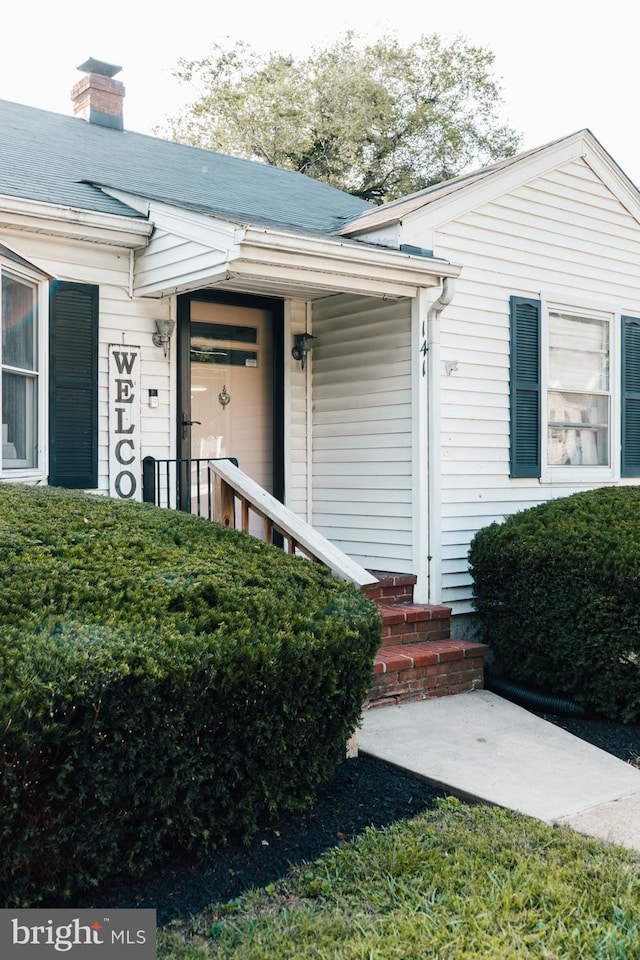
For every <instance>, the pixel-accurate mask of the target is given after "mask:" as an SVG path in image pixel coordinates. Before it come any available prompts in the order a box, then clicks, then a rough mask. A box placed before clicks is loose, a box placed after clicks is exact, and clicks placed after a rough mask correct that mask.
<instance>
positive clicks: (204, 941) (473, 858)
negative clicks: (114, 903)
mask: <svg viewBox="0 0 640 960" xmlns="http://www.w3.org/2000/svg"><path fill="white" fill-rule="evenodd" d="M158 957H159V958H172V960H195V958H205V957H217V958H236V960H241V958H242V960H250V958H251V960H259V958H265V960H283V958H287V960H316V958H317V960H325V958H326V960H328V958H336V960H338V958H339V960H413V958H415V960H426V958H430V957H433V958H437V960H463V958H464V960H467V958H468V960H475V958H477V957H483V958H493V960H509V958H518V960H521V958H541V960H554V958H558V960H560V958H562V960H609V958H610V960H614V958H615V960H634V958H638V957H640V854H637V853H635V852H630V851H625V850H622V849H621V848H619V847H615V846H611V845H608V844H604V843H602V842H600V841H597V840H591V839H586V838H584V837H581V836H579V835H578V834H576V833H574V832H572V831H570V830H569V829H564V828H562V829H558V828H552V827H548V826H546V825H545V824H542V823H539V822H538V821H536V820H533V819H530V818H528V817H524V816H520V815H518V814H515V813H512V812H510V811H506V810H501V809H498V808H495V807H483V806H469V805H466V804H463V803H461V802H460V801H458V800H455V799H447V800H440V801H437V803H436V807H435V809H432V810H429V811H427V812H425V813H423V814H421V815H420V816H418V817H416V818H415V819H414V820H410V821H404V822H399V823H397V824H394V825H393V826H392V827H390V828H388V829H384V830H374V829H369V830H367V831H366V832H365V833H364V834H363V835H362V836H360V837H358V838H356V839H355V840H353V841H350V842H348V843H343V844H341V845H340V846H338V847H336V848H334V849H332V850H330V851H329V852H328V853H327V854H325V856H323V857H322V858H321V859H319V860H318V861H316V862H315V863H313V864H306V865H304V866H303V867H301V868H298V869H296V870H295V871H292V872H291V873H290V874H289V876H287V877H286V878H285V879H284V880H282V881H281V882H279V883H278V884H277V885H269V886H268V887H266V888H264V889H262V890H256V891H252V892H251V893H249V894H247V895H246V896H244V897H242V898H240V899H238V900H234V901H232V902H231V903H227V904H213V905H212V906H211V907H210V908H209V909H207V910H204V911H203V912H202V913H200V914H199V915H197V916H196V917H194V918H193V920H192V921H191V922H188V923H187V922H183V921H174V922H173V923H172V924H170V925H169V926H167V927H165V928H163V929H161V930H160V931H159V936H158Z"/></svg>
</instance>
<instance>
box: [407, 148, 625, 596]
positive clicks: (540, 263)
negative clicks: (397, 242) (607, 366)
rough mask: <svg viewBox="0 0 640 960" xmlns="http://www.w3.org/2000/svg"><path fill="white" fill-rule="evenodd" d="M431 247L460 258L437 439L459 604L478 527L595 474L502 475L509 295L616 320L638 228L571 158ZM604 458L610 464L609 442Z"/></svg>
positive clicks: (448, 579) (449, 558)
mask: <svg viewBox="0 0 640 960" xmlns="http://www.w3.org/2000/svg"><path fill="white" fill-rule="evenodd" d="M417 228H418V223H417V221H416V224H414V227H413V229H417ZM409 242H416V240H415V239H410V240H409ZM435 253H436V255H437V256H440V257H445V258H448V259H450V260H452V261H453V262H457V263H463V264H464V269H463V272H462V275H461V277H460V278H459V279H458V281H457V292H456V297H455V299H454V301H453V303H452V304H451V305H450V306H449V307H448V308H447V309H446V310H445V311H444V312H443V314H442V317H441V343H442V347H441V358H442V369H441V389H442V432H441V443H442V530H443V542H442V554H443V591H442V600H443V602H444V603H447V604H452V605H453V608H454V613H466V612H469V611H470V610H471V609H472V604H471V595H472V591H471V579H470V576H469V573H468V564H467V553H468V548H469V543H470V541H471V539H472V537H473V535H474V534H475V532H476V531H477V530H479V529H480V528H481V527H483V526H485V525H487V524H489V523H491V522H493V521H498V522H500V521H502V520H503V519H504V517H505V516H506V515H509V514H511V513H514V512H515V511H518V510H522V509H524V508H526V507H528V506H532V505H534V504H537V503H540V502H543V501H545V500H549V499H552V498H554V497H557V496H565V495H568V494H570V493H573V492H575V491H577V490H583V489H588V488H590V487H594V486H598V485H600V484H601V482H602V481H601V480H600V482H598V481H597V479H592V480H591V481H588V480H586V479H585V480H584V481H580V480H578V479H575V478H572V480H571V481H570V482H566V483H562V482H557V481H554V482H553V483H540V482H539V481H538V480H537V479H534V480H531V479H510V478H509V416H510V413H509V297H510V296H511V295H512V294H517V295H520V296H525V297H527V296H528V297H536V298H540V297H542V298H543V299H547V300H548V301H549V302H553V303H557V304H564V305H567V306H571V307H573V308H574V309H576V310H578V312H579V308H580V307H584V308H585V309H586V308H589V307H592V308H594V309H600V310H605V311H607V310H608V311H611V313H612V314H613V315H615V322H616V323H619V313H620V312H622V313H627V314H631V315H633V316H638V315H639V313H640V288H639V285H638V270H637V265H638V263H640V227H639V225H638V223H637V221H636V220H635V219H634V218H633V217H632V216H631V215H630V214H629V213H628V212H627V211H626V210H625V208H624V207H623V206H622V204H621V203H620V202H619V201H618V200H617V199H616V198H615V197H613V195H612V194H611V193H610V191H609V190H608V189H607V187H606V186H605V185H604V183H603V182H602V181H601V180H600V179H599V178H598V177H597V176H596V175H595V174H594V173H593V172H592V170H591V169H590V168H589V167H588V166H587V164H586V163H585V162H584V161H582V160H576V161H572V162H570V163H567V164H565V165H564V166H562V167H561V168H558V169H556V170H554V171H552V172H551V173H549V174H547V175H545V176H544V177H540V178H538V179H536V180H534V181H533V182H530V183H528V184H526V185H525V186H522V187H520V188H519V189H517V190H514V191H513V192H512V193H509V194H506V195H504V196H502V197H500V198H499V199H496V200H493V201H491V202H489V203H486V204H485V205H484V206H481V207H479V208H478V209H476V210H475V211H473V212H471V213H468V214H465V215H463V216H461V217H460V219H458V220H456V221H453V222H450V223H445V224H443V225H441V226H440V227H439V228H438V230H437V231H436V250H435ZM454 360H455V361H457V369H456V370H455V371H452V372H451V374H450V375H449V376H447V374H446V370H445V364H446V362H447V361H454ZM618 380H619V378H618ZM615 389H619V382H618V385H617V387H616V388H615ZM614 426H615V424H614ZM613 457H614V460H615V459H616V458H617V460H618V463H619V457H620V453H619V449H614V451H613ZM624 482H626V481H624ZM631 482H633V481H631Z"/></svg>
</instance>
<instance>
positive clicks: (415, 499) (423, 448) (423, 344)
mask: <svg viewBox="0 0 640 960" xmlns="http://www.w3.org/2000/svg"><path fill="white" fill-rule="evenodd" d="M432 299H433V297H432V296H430V295H429V292H428V291H427V290H425V289H422V288H419V289H418V294H417V296H416V297H415V298H414V300H413V301H412V305H411V352H412V358H411V377H412V394H413V404H412V406H413V414H412V420H413V438H412V445H413V483H412V515H413V572H414V574H415V575H416V576H417V578H418V579H417V581H416V585H415V587H414V592H413V595H414V599H415V601H416V603H428V602H429V593H430V589H429V580H430V563H429V541H430V530H429V430H428V412H429V384H430V380H431V377H430V376H429V369H428V353H427V326H428V321H427V316H428V311H429V306H430V303H431V301H432Z"/></svg>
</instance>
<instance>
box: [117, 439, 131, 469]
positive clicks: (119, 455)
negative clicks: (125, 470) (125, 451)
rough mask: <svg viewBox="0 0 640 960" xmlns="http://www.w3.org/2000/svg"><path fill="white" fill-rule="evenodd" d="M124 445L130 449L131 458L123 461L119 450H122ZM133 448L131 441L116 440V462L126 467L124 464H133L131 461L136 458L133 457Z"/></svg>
mask: <svg viewBox="0 0 640 960" xmlns="http://www.w3.org/2000/svg"><path fill="white" fill-rule="evenodd" d="M125 443H126V444H128V446H129V447H131V451H132V452H131V456H130V457H129V459H128V460H125V459H124V457H123V456H122V453H121V448H122V446H123V445H124V444H125ZM134 446H135V445H134V442H133V440H127V439H125V440H118V442H117V443H116V460H117V461H118V463H123V464H125V465H126V464H129V463H133V461H134V460H135V458H136V457H135V454H134V453H133V448H134Z"/></svg>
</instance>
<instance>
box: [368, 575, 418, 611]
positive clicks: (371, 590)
mask: <svg viewBox="0 0 640 960" xmlns="http://www.w3.org/2000/svg"><path fill="white" fill-rule="evenodd" d="M415 582H416V577H414V576H409V575H407V576H401V575H400V574H388V575H386V576H381V577H380V580H379V581H378V583H375V584H373V586H369V587H364V588H363V593H365V594H366V595H367V596H368V597H369V599H370V600H373V602H374V603H376V604H378V606H380V605H381V604H389V603H413V588H414V585H415Z"/></svg>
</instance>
